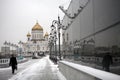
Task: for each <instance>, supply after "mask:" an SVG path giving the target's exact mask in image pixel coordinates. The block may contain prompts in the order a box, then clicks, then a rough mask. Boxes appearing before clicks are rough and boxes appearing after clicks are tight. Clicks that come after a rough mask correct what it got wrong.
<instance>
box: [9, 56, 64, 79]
mask: <svg viewBox="0 0 120 80" xmlns="http://www.w3.org/2000/svg"><path fill="white" fill-rule="evenodd" d="M57 67H58V65H55V64H53V63H52V62H51V61H50V60H49V57H48V56H47V57H44V58H42V59H39V61H37V62H36V63H33V64H32V65H31V66H29V67H27V68H26V69H24V70H22V71H20V72H18V73H17V74H16V75H14V76H12V77H11V78H10V79H9V80H66V79H65V77H64V76H63V75H62V74H61V73H60V71H59V69H58V68H57Z"/></svg>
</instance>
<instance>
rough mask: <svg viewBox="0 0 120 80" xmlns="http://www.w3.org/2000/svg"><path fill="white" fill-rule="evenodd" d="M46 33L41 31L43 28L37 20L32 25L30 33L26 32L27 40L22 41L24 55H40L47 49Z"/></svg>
mask: <svg viewBox="0 0 120 80" xmlns="http://www.w3.org/2000/svg"><path fill="white" fill-rule="evenodd" d="M48 36H49V35H48V33H47V32H46V33H45V35H44V33H43V28H42V27H41V26H40V25H39V23H38V22H36V24H35V25H34V26H33V28H32V30H31V34H30V33H29V32H28V34H27V42H25V43H23V44H22V46H23V52H24V55H26V56H28V55H41V54H43V53H47V52H48V51H49V48H48Z"/></svg>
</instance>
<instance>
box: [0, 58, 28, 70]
mask: <svg viewBox="0 0 120 80" xmlns="http://www.w3.org/2000/svg"><path fill="white" fill-rule="evenodd" d="M9 61H10V59H0V68H4V67H8V66H9ZM25 61H27V59H26V58H23V59H17V62H18V63H22V62H25Z"/></svg>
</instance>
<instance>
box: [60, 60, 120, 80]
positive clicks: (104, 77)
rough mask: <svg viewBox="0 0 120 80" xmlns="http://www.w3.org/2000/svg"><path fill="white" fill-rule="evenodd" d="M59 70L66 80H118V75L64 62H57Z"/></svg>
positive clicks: (119, 79) (119, 78) (119, 77)
mask: <svg viewBox="0 0 120 80" xmlns="http://www.w3.org/2000/svg"><path fill="white" fill-rule="evenodd" d="M59 69H60V71H61V72H62V74H63V75H64V76H65V78H66V79H67V80H120V76H119V75H116V74H112V73H108V72H105V71H101V70H98V69H94V68H91V67H87V66H83V65H78V64H75V63H70V62H66V61H61V62H59Z"/></svg>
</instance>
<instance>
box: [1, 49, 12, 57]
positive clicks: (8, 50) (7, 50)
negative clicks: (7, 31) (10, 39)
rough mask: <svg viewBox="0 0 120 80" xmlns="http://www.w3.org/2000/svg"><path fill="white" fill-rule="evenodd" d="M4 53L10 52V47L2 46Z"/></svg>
mask: <svg viewBox="0 0 120 80" xmlns="http://www.w3.org/2000/svg"><path fill="white" fill-rule="evenodd" d="M1 52H2V54H3V55H4V54H10V47H1Z"/></svg>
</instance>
